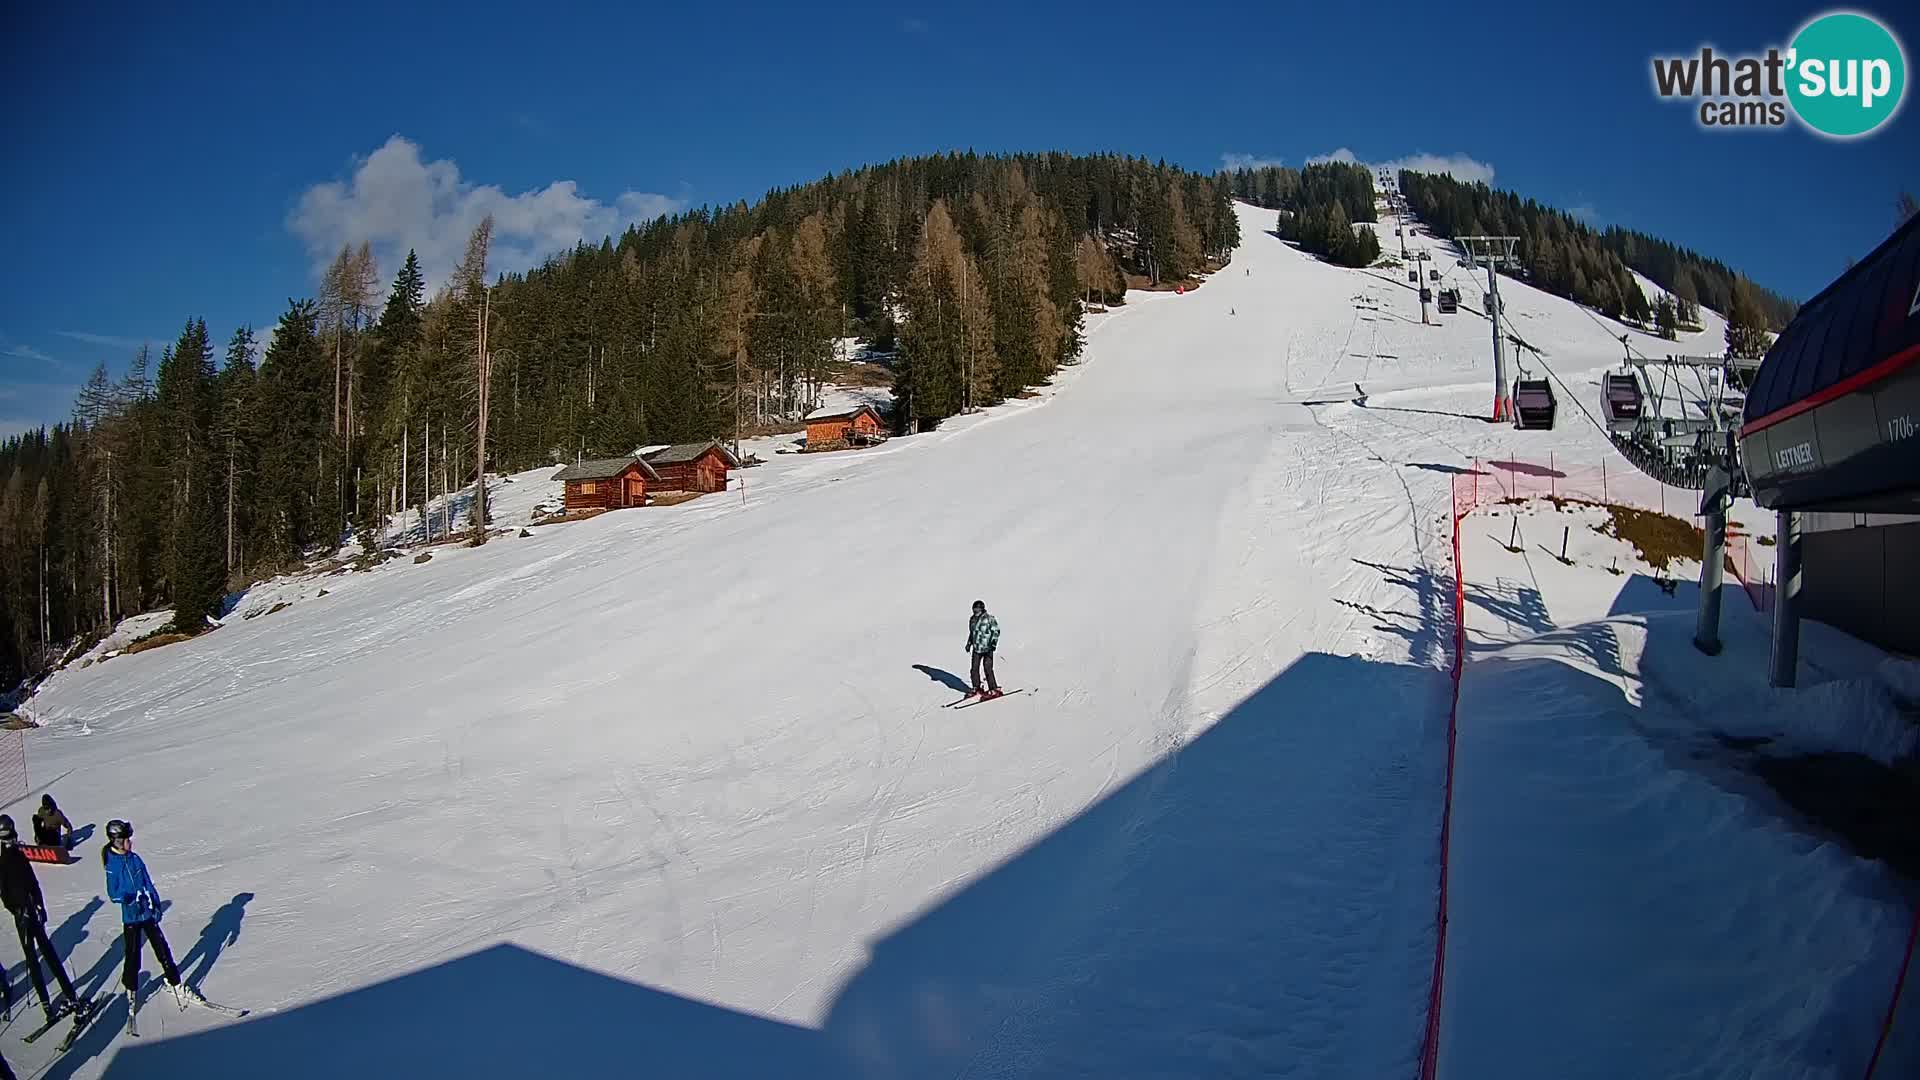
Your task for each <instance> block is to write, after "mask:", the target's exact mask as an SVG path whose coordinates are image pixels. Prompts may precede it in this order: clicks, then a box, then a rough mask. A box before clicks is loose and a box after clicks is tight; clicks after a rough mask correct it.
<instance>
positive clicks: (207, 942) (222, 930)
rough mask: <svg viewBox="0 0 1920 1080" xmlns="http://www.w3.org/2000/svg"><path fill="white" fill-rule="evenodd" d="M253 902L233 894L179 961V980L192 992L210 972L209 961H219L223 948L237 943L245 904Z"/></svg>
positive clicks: (211, 964) (250, 897)
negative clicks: (191, 988) (189, 987)
mask: <svg viewBox="0 0 1920 1080" xmlns="http://www.w3.org/2000/svg"><path fill="white" fill-rule="evenodd" d="M252 899H253V894H252V893H250V892H243V893H235V894H234V896H233V899H231V900H229V901H227V902H226V903H224V904H221V905H220V908H219V910H217V911H215V912H214V913H213V917H212V918H209V919H208V920H207V925H206V926H205V927H204V928H202V929H201V931H200V940H199V941H196V942H194V943H193V948H191V949H188V950H187V955H185V956H183V957H181V958H180V962H179V967H180V981H181V982H184V983H186V984H187V985H188V986H191V987H193V988H194V989H196V990H197V989H199V988H200V982H201V980H203V979H205V978H206V977H207V972H208V971H211V970H212V969H213V962H214V961H215V960H218V959H220V953H221V952H222V951H223V950H225V949H226V947H227V946H229V945H231V944H233V943H234V942H236V941H239V940H240V920H241V919H243V918H245V917H246V914H247V903H248V902H249V901H251V900H252Z"/></svg>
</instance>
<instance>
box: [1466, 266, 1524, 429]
mask: <svg viewBox="0 0 1920 1080" xmlns="http://www.w3.org/2000/svg"><path fill="white" fill-rule="evenodd" d="M1453 239H1454V242H1455V243H1457V244H1459V245H1460V249H1461V250H1462V251H1464V252H1466V253H1467V254H1466V258H1464V259H1461V260H1460V265H1462V266H1464V267H1467V268H1468V269H1472V268H1473V267H1474V266H1475V265H1476V264H1478V263H1486V264H1487V321H1488V322H1491V323H1492V324H1493V421H1494V423H1499V422H1500V421H1502V420H1507V419H1511V413H1512V409H1513V403H1512V402H1510V401H1508V400H1507V354H1506V351H1505V346H1504V343H1503V342H1502V337H1503V335H1502V334H1501V333H1500V267H1502V266H1511V265H1513V264H1514V263H1516V262H1518V261H1519V260H1518V258H1517V257H1516V256H1515V255H1514V248H1515V247H1516V246H1517V245H1518V244H1519V243H1520V238H1519V237H1517V236H1456V237H1454V238H1453Z"/></svg>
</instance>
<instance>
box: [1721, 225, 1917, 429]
mask: <svg viewBox="0 0 1920 1080" xmlns="http://www.w3.org/2000/svg"><path fill="white" fill-rule="evenodd" d="M1917 277H1920V216H1916V217H1914V218H1910V219H1909V220H1908V221H1907V223H1906V224H1905V225H1902V226H1901V227H1900V228H1899V229H1896V230H1895V231H1894V234H1893V235H1892V236H1889V237H1887V239H1886V241H1885V242H1883V243H1882V244H1881V245H1880V246H1879V247H1877V248H1875V249H1874V251H1873V254H1871V255H1869V256H1867V257H1866V258H1865V259H1863V260H1861V261H1860V263H1858V264H1857V265H1855V266H1854V267H1853V268H1852V269H1850V270H1848V271H1847V272H1846V273H1844V274H1842V275H1840V277H1839V278H1838V279H1837V280H1836V281H1834V283H1833V284H1831V285H1829V286H1827V287H1826V288H1825V289H1823V290H1821V292H1820V295H1818V296H1816V297H1814V298H1813V299H1812V300H1809V301H1807V303H1806V305H1805V306H1804V307H1802V308H1801V309H1800V313H1799V314H1798V315H1796V316H1795V317H1794V320H1793V322H1791V323H1789V324H1788V325H1787V328H1786V329H1785V330H1783V331H1781V333H1780V337H1779V338H1778V340H1776V341H1775V342H1774V343H1773V348H1771V349H1769V350H1767V358H1766V360H1765V362H1763V363H1762V364H1761V365H1760V371H1759V373H1758V374H1756V375H1755V376H1754V381H1753V388H1752V390H1751V391H1750V392H1749V393H1748V394H1747V409H1746V423H1747V426H1748V427H1749V428H1755V427H1756V426H1765V425H1766V424H1768V423H1776V422H1778V421H1779V420H1781V419H1784V416H1782V415H1778V414H1782V413H1783V411H1784V410H1788V409H1792V408H1794V407H1796V406H1798V405H1801V404H1802V403H1803V402H1806V401H1808V400H1809V399H1813V398H1819V399H1820V400H1825V399H1824V398H1823V397H1821V395H1823V394H1827V393H1828V392H1829V391H1833V392H1835V393H1839V392H1844V389H1841V390H1836V389H1835V388H1837V387H1840V386H1841V384H1843V383H1848V382H1849V380H1856V379H1861V378H1867V379H1873V378H1878V377H1880V376H1881V375H1887V374H1892V372H1891V371H1890V370H1888V371H1875V368H1876V366H1877V365H1882V364H1887V363H1890V362H1891V363H1902V362H1905V361H1897V360H1895V358H1896V357H1901V356H1902V355H1903V354H1909V353H1911V352H1912V351H1913V350H1915V349H1920V312H1916V311H1915V310H1914V306H1915V303H1916V300H1920V297H1917V296H1916V289H1920V282H1917V281H1916V278H1917ZM1870 372H1872V374H1871V375H1870V374H1869V373H1870ZM1854 388H1857V387H1854ZM1817 403H1818V402H1817V401H1816V402H1815V404H1817ZM1809 407H1810V406H1809Z"/></svg>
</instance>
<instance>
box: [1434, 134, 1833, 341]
mask: <svg viewBox="0 0 1920 1080" xmlns="http://www.w3.org/2000/svg"><path fill="white" fill-rule="evenodd" d="M1400 191H1401V194H1402V195H1404V196H1405V197H1406V200H1407V205H1408V206H1409V207H1410V208H1411V209H1412V210H1413V212H1414V213H1415V214H1416V215H1418V216H1419V218H1420V220H1421V221H1423V222H1425V223H1426V224H1427V226H1428V227H1429V228H1430V229H1432V230H1433V233H1434V235H1436V236H1441V237H1447V238H1451V237H1455V236H1475V235H1481V236H1517V237H1519V238H1520V242H1519V245H1518V250H1517V254H1518V257H1519V260H1520V264H1519V266H1517V267H1513V268H1508V269H1506V271H1505V272H1509V273H1513V274H1514V275H1515V276H1518V277H1524V278H1525V279H1527V280H1528V281H1529V282H1530V283H1531V284H1533V285H1534V286H1535V287H1537V288H1540V289H1544V290H1546V291H1548V292H1551V293H1554V294H1556V295H1559V296H1565V297H1568V298H1570V299H1573V300H1576V301H1578V302H1580V303H1582V304H1586V305H1587V306H1589V307H1592V308H1595V309H1597V310H1599V311H1602V312H1604V313H1606V314H1608V315H1611V316H1613V317H1615V318H1621V319H1629V320H1632V321H1635V322H1640V323H1649V322H1651V323H1654V324H1655V325H1656V326H1657V327H1658V328H1659V329H1661V330H1662V331H1664V332H1666V333H1668V335H1669V336H1672V333H1673V332H1674V331H1675V330H1677V329H1678V328H1679V327H1681V326H1690V325H1697V324H1698V319H1699V308H1700V305H1701V304H1705V305H1706V306H1708V307H1710V308H1712V309H1714V310H1715V311H1720V312H1725V313H1727V314H1728V315H1729V316H1730V317H1731V316H1732V315H1733V313H1734V312H1735V311H1736V310H1738V311H1739V312H1740V313H1741V315H1742V317H1743V319H1745V320H1746V321H1745V322H1743V324H1742V331H1741V334H1742V342H1743V346H1744V345H1745V344H1749V343H1750V339H1751V337H1752V334H1753V333H1754V332H1756V331H1761V332H1763V331H1764V330H1765V329H1766V328H1768V327H1771V328H1773V329H1776V330H1777V329H1779V328H1781V327H1784V326H1785V325H1786V323H1787V321H1788V320H1790V319H1791V318H1792V317H1793V313H1794V311H1795V310H1796V308H1795V305H1794V304H1793V302H1792V301H1789V300H1787V299H1786V298H1784V297H1782V296H1780V295H1779V294H1777V293H1774V292H1771V291H1769V290H1766V289H1763V288H1761V287H1759V286H1757V285H1755V284H1753V282H1751V281H1748V280H1747V279H1746V278H1745V277H1743V276H1741V275H1739V274H1736V273H1734V272H1733V271H1732V270H1731V269H1729V268H1728V267H1727V266H1726V264H1724V263H1722V262H1719V261H1718V260H1714V259H1709V258H1707V257H1705V256H1703V255H1700V254H1699V253H1697V252H1694V251H1691V250H1688V249H1687V248H1683V247H1679V246H1677V245H1674V244H1671V243H1669V242H1667V241H1665V240H1660V239H1658V238H1655V237H1652V236H1648V235H1647V234H1645V233H1640V232H1634V231H1632V230H1629V229H1621V228H1618V227H1610V228H1608V229H1606V230H1605V231H1604V232H1601V231H1597V230H1595V229H1592V228H1590V227H1589V226H1587V225H1586V224H1584V223H1582V222H1580V221H1578V220H1576V219H1575V218H1573V217H1572V216H1570V215H1568V214H1567V213H1565V212H1563V211H1560V210H1556V209H1553V208H1552V207H1549V206H1544V205H1542V204H1540V203H1538V202H1535V201H1534V200H1532V199H1526V200H1522V199H1521V198H1520V196H1519V195H1516V194H1514V193H1513V192H1510V191H1496V190H1494V189H1492V188H1490V187H1488V186H1487V185H1486V184H1484V183H1473V184H1468V183H1464V182H1462V181H1460V180H1457V179H1455V178H1453V177H1451V176H1446V175H1434V174H1429V173H1416V172H1406V171H1403V172H1402V173H1401V174H1400ZM1629 270H1634V271H1638V272H1639V273H1641V274H1642V275H1644V276H1645V277H1647V278H1648V279H1649V280H1651V281H1653V282H1654V283H1655V284H1657V285H1659V286H1660V287H1661V288H1662V289H1665V290H1666V291H1667V292H1668V293H1669V294H1671V296H1672V299H1673V311H1672V312H1671V313H1670V316H1663V315H1662V313H1661V312H1660V311H1659V310H1657V309H1656V307H1655V306H1654V304H1652V303H1649V301H1648V300H1647V298H1646V295H1645V293H1643V292H1642V291H1641V289H1640V288H1639V287H1638V284H1637V283H1636V282H1635V281H1634V280H1633V276H1632V274H1631V273H1629ZM1669 319H1670V321H1669ZM1732 336H1733V335H1729V337H1730V338H1731V337H1732Z"/></svg>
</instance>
